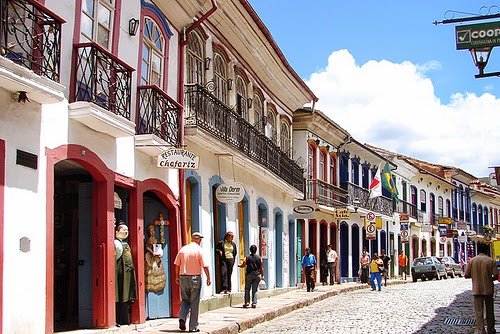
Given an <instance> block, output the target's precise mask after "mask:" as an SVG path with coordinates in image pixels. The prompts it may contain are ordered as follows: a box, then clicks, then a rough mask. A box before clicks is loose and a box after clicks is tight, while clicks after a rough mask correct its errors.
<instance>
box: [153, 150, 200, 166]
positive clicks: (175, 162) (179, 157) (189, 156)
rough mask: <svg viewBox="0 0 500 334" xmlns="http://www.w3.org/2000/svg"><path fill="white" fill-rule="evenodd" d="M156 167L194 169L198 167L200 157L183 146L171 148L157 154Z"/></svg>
mask: <svg viewBox="0 0 500 334" xmlns="http://www.w3.org/2000/svg"><path fill="white" fill-rule="evenodd" d="M156 167H158V168H174V169H191V170H196V169H199V168H200V157H199V156H197V155H196V154H194V153H193V152H191V151H188V150H186V149H183V148H171V149H169V150H166V151H164V152H162V153H160V154H158V158H157V162H156Z"/></svg>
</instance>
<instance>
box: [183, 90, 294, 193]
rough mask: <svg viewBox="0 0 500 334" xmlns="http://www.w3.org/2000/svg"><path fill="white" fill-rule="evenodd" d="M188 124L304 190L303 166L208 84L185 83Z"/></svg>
mask: <svg viewBox="0 0 500 334" xmlns="http://www.w3.org/2000/svg"><path fill="white" fill-rule="evenodd" d="M185 93H186V126H197V127H200V128H202V129H203V130H205V131H207V132H208V133H210V134H211V135H212V136H214V137H215V138H218V139H219V140H222V141H224V142H226V143H228V144H230V145H231V146H233V147H234V148H236V149H238V150H239V151H240V152H242V153H244V154H245V155H246V156H248V157H249V158H250V159H252V160H253V161H255V162H256V163H258V164H260V165H261V166H263V167H265V168H267V169H268V170H270V171H272V172H273V173H274V174H276V175H277V176H279V177H280V178H281V179H283V180H284V181H285V182H287V183H288V184H290V185H291V186H293V187H295V188H296V189H298V190H300V191H304V177H303V170H302V168H300V166H299V165H297V163H296V162H295V161H293V160H292V159H290V157H289V156H288V155H287V153H285V152H283V151H281V149H280V148H279V147H278V146H277V145H276V144H275V143H274V142H273V141H272V140H271V139H270V138H268V137H266V136H265V135H264V134H262V133H260V132H259V131H258V129H257V128H256V127H254V126H253V125H252V124H250V123H248V122H247V121H246V120H244V119H243V118H241V117H240V116H239V115H238V114H237V113H236V112H235V111H233V110H232V109H230V108H228V107H227V106H226V105H225V104H224V103H223V102H221V101H220V100H219V99H217V98H216V97H215V96H214V95H212V94H211V93H210V91H208V90H207V89H206V88H205V87H203V86H200V85H198V84H189V85H186V86H185Z"/></svg>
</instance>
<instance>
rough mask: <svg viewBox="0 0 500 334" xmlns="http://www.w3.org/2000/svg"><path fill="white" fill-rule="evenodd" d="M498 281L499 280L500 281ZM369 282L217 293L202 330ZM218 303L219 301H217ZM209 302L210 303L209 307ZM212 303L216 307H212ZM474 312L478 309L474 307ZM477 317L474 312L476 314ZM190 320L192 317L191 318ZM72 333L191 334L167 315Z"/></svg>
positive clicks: (499, 298)
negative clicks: (248, 302)
mask: <svg viewBox="0 0 500 334" xmlns="http://www.w3.org/2000/svg"><path fill="white" fill-rule="evenodd" d="M404 283H411V278H410V279H409V280H407V281H402V280H388V281H387V284H388V285H394V284H404ZM497 284H498V283H497ZM368 288H369V286H368V285H367V284H362V283H356V282H351V283H342V284H335V285H318V286H316V288H315V289H314V291H313V292H307V291H306V290H305V289H300V288H292V289H284V290H282V291H281V292H283V293H279V291H278V292H277V291H274V290H271V291H261V292H259V299H258V304H257V308H255V309H253V308H243V306H242V300H243V298H242V297H243V294H242V293H241V292H240V293H234V294H232V295H216V296H214V297H213V298H210V300H211V303H207V300H204V301H202V304H204V305H202V306H201V309H207V308H210V307H214V306H213V305H217V304H218V305H219V306H220V305H224V303H225V302H227V304H228V305H229V306H225V307H220V308H215V309H212V310H208V311H205V312H203V313H201V314H200V316H199V326H198V328H199V329H200V332H199V333H210V334H233V333H239V332H242V331H244V330H246V329H249V328H252V327H254V326H255V325H257V324H260V323H262V322H265V321H269V320H272V319H274V318H276V317H279V316H281V315H284V314H287V313H290V312H292V311H294V310H297V309H300V308H302V307H305V306H309V305H312V304H314V303H316V302H318V301H320V300H324V299H326V298H329V297H332V296H335V295H338V294H341V293H346V292H350V291H354V290H359V289H368ZM214 302H215V303H214ZM207 305H208V306H207ZM209 305H212V306H209ZM472 312H474V311H473V310H472ZM472 317H473V313H472ZM495 318H496V319H497V325H496V326H495V328H496V331H497V333H500V289H497V292H496V295H495ZM188 321H189V320H188ZM67 333H68V334H69V333H71V334H108V333H113V334H122V333H123V334H125V333H127V334H136V333H142V334H153V333H187V331H181V330H179V320H178V318H166V319H159V320H148V321H147V322H146V323H145V324H139V325H130V326H121V327H113V328H108V329H100V330H95V329H92V330H77V331H71V332H67Z"/></svg>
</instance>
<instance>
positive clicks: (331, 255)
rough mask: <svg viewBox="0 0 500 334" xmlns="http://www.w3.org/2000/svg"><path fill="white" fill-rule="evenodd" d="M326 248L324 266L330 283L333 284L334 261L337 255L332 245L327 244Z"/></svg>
mask: <svg viewBox="0 0 500 334" xmlns="http://www.w3.org/2000/svg"><path fill="white" fill-rule="evenodd" d="M326 248H327V250H326V266H327V268H328V274H329V277H330V285H333V284H334V283H335V262H336V261H337V258H338V257H339V256H338V255H337V252H336V251H335V250H334V249H333V247H332V245H328V246H327V247H326Z"/></svg>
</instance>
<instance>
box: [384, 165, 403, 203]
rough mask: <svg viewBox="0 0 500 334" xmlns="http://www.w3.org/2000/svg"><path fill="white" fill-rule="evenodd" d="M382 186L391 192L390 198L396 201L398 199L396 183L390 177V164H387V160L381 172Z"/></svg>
mask: <svg viewBox="0 0 500 334" xmlns="http://www.w3.org/2000/svg"><path fill="white" fill-rule="evenodd" d="M382 187H384V188H385V189H386V190H387V191H389V192H390V193H391V195H392V198H394V200H395V201H396V202H398V201H399V198H398V188H396V183H395V182H394V179H393V178H392V174H391V166H390V165H389V162H386V163H385V167H384V171H383V172H382Z"/></svg>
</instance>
